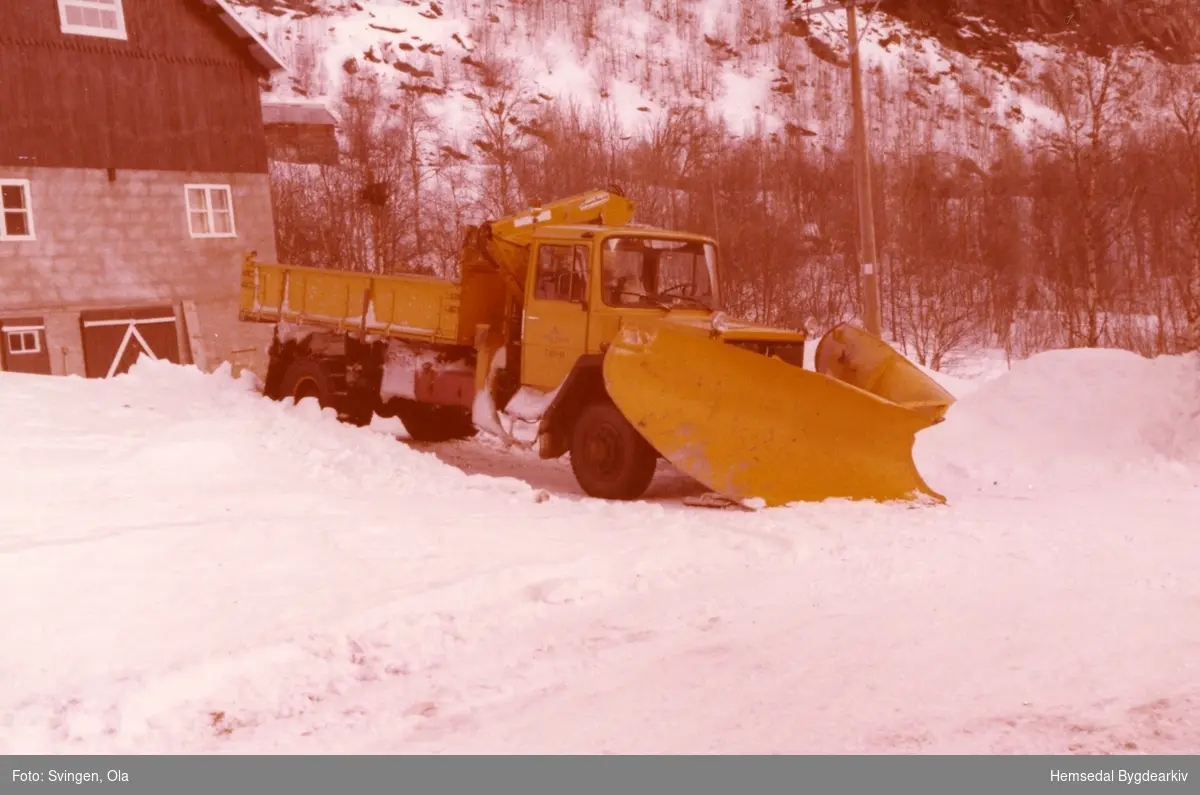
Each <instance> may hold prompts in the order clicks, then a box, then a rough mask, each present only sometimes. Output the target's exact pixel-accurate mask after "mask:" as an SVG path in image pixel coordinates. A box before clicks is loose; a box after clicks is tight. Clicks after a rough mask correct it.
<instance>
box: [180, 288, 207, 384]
mask: <svg viewBox="0 0 1200 795" xmlns="http://www.w3.org/2000/svg"><path fill="white" fill-rule="evenodd" d="M183 328H184V332H185V333H186V335H187V341H188V349H189V350H190V351H191V355H192V364H194V365H196V367H198V368H200V369H201V370H203V371H205V372H208V352H207V351H205V350H204V338H203V337H201V336H200V315H199V313H198V312H197V311H196V302H195V301H190V300H189V301H184V302H183Z"/></svg>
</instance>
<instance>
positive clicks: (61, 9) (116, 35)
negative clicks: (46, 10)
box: [58, 0, 129, 41]
mask: <svg viewBox="0 0 1200 795" xmlns="http://www.w3.org/2000/svg"><path fill="white" fill-rule="evenodd" d="M124 3H125V0H113V2H111V3H106V2H101V1H100V0H58V21H59V28H60V29H61V30H62V32H63V33H68V34H71V35H75V36H99V37H100V38H102V39H121V40H122V41H128V40H129V33H128V32H127V31H126V30H125V8H124ZM71 6H74V7H75V8H94V9H96V10H99V11H114V12H116V15H117V29H116V30H109V29H108V28H96V27H92V26H91V25H73V24H71V23H70V22H67V8H68V7H71Z"/></svg>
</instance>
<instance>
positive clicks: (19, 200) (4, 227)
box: [0, 179, 33, 241]
mask: <svg viewBox="0 0 1200 795" xmlns="http://www.w3.org/2000/svg"><path fill="white" fill-rule="evenodd" d="M3 240H33V204H32V203H31V202H30V200H29V180H27V179H0V241H3Z"/></svg>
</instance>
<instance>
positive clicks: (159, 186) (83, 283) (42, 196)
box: [0, 166, 275, 375]
mask: <svg viewBox="0 0 1200 795" xmlns="http://www.w3.org/2000/svg"><path fill="white" fill-rule="evenodd" d="M0 179H27V180H29V182H30V193H31V204H32V209H33V224H34V233H35V236H36V239H34V240H31V241H12V240H3V239H0V317H15V316H22V315H39V316H42V317H43V318H44V319H45V324H46V338H47V345H48V347H49V349H50V354H51V355H50V360H51V369H52V372H53V373H55V374H68V373H69V374H83V372H84V358H83V349H82V344H81V333H80V324H79V313H80V311H82V310H88V309H107V308H115V307H131V306H154V305H165V304H170V305H171V306H173V307H174V308H175V312H176V315H177V317H179V318H180V321H179V323H178V324H177V325H178V334H179V347H180V351H181V355H182V357H183V359H184V361H185V363H191V362H192V361H193V356H192V352H191V348H192V345H191V344H190V340H189V339H188V336H189V334H190V335H191V336H195V337H198V338H199V339H200V341H201V343H200V344H201V346H202V350H201V351H197V352H196V355H195V356H194V359H195V360H202V361H204V363H205V364H206V368H207V369H210V370H211V369H213V368H215V367H216V366H217V365H219V364H220V363H221V362H223V361H231V362H233V363H234V364H235V365H240V366H249V367H250V368H251V369H253V370H254V371H256V372H259V374H260V375H261V371H262V370H263V368H264V367H265V361H266V357H265V353H264V352H263V349H264V347H265V346H266V345H267V344H269V342H270V339H271V329H270V326H267V325H259V324H249V323H242V322H240V321H238V318H237V299H238V291H239V289H240V285H241V278H240V273H241V263H242V258H243V256H244V255H245V253H246V252H247V251H251V250H252V251H256V252H257V253H258V256H259V258H261V259H264V260H267V261H273V260H274V259H275V231H274V220H273V216H272V208H271V192H270V182H269V178H268V176H267V175H266V174H244V173H238V174H233V173H230V174H200V173H187V172H170V171H123V170H118V171H116V172H112V173H110V172H108V171H106V170H103V169H49V168H12V167H7V166H0ZM187 184H216V185H228V186H230V189H231V192H232V196H233V210H234V225H235V228H236V232H237V235H236V237H222V238H193V237H192V236H191V235H190V233H189V227H188V216H187V200H186V196H185V191H184V186H185V185H187ZM185 301H191V302H194V303H195V306H196V317H197V319H198V321H199V322H198V327H197V328H194V329H186V330H185V324H184V321H183V317H184V312H183V302H185Z"/></svg>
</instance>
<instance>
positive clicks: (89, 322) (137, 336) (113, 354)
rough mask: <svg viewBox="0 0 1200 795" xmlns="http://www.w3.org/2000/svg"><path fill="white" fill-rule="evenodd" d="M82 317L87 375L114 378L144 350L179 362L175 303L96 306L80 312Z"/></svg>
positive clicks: (154, 356)
mask: <svg viewBox="0 0 1200 795" xmlns="http://www.w3.org/2000/svg"><path fill="white" fill-rule="evenodd" d="M79 320H80V325H81V326H82V327H83V328H82V332H83V362H84V372H85V373H86V374H87V377H88V378H112V377H113V376H114V375H120V374H121V373H124V372H127V371H128V370H129V368H130V367H132V366H133V363H134V362H136V361H137V360H138V357H139V356H141V355H142V354H145V355H147V356H149V357H150V358H151V359H166V360H167V361H171V362H175V363H176V364H178V363H179V338H178V337H177V336H176V327H177V321H176V319H175V309H174V307H171V306H150V307H146V306H139V307H131V308H126V309H95V310H92V311H90V312H83V313H81V314H80V318H79Z"/></svg>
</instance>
